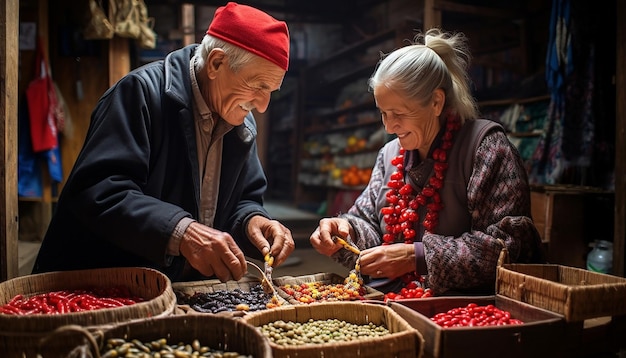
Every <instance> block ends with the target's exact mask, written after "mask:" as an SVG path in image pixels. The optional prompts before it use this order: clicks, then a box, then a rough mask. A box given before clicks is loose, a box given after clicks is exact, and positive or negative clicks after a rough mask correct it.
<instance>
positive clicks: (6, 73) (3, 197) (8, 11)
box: [0, 0, 19, 281]
mask: <svg viewBox="0 0 626 358" xmlns="http://www.w3.org/2000/svg"><path fill="white" fill-rule="evenodd" d="M18 28H19V0H6V1H3V2H2V5H0V117H1V118H0V161H1V162H2V164H3V165H2V166H1V167H0V183H2V187H1V188H0V261H1V262H2V264H1V265H0V281H6V280H7V279H11V278H13V277H16V276H17V275H18V273H19V262H18V245H17V243H18V242H17V238H18V205H17V113H18V108H17V103H18V99H17V98H18V83H17V81H18V74H17V72H18V68H19V65H18V57H19V54H18V37H19V36H18V35H19V31H18Z"/></svg>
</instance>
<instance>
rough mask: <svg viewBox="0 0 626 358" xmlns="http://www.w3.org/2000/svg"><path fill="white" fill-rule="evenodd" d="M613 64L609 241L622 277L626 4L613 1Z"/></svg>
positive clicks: (625, 196) (625, 231) (625, 187)
mask: <svg viewBox="0 0 626 358" xmlns="http://www.w3.org/2000/svg"><path fill="white" fill-rule="evenodd" d="M616 3H617V5H615V6H616V10H617V11H616V12H615V13H616V14H618V15H617V36H616V37H617V41H616V42H617V43H616V44H615V45H616V49H617V50H616V51H617V53H616V54H617V61H616V64H617V66H616V69H615V92H616V93H615V99H616V101H615V102H616V108H615V225H614V228H615V234H614V239H613V273H614V274H615V275H618V276H624V274H625V272H624V253H625V252H626V103H624V98H626V69H624V62H625V61H626V45H625V43H626V24H624V20H626V19H625V18H624V14H626V2H624V1H616Z"/></svg>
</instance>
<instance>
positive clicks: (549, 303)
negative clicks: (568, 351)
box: [496, 264, 626, 322]
mask: <svg viewBox="0 0 626 358" xmlns="http://www.w3.org/2000/svg"><path fill="white" fill-rule="evenodd" d="M496 294H499V295H503V296H506V297H510V298H512V299H514V300H517V301H520V302H525V303H528V304H531V305H533V306H536V307H540V308H543V309H546V310H549V311H552V312H556V313H558V314H561V315H563V316H564V317H565V320H566V321H567V322H577V321H584V320H585V319H589V318H598V317H604V316H620V315H625V314H626V279H625V278H622V277H617V276H612V275H607V274H601V273H596V272H591V271H588V270H584V269H579V268H575V267H568V266H562V265H539V264H504V265H501V266H499V267H498V268H497V278H496Z"/></svg>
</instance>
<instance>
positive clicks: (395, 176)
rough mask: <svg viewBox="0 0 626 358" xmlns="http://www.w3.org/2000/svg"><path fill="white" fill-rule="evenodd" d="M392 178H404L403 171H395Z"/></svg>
mask: <svg viewBox="0 0 626 358" xmlns="http://www.w3.org/2000/svg"><path fill="white" fill-rule="evenodd" d="M391 180H402V173H400V172H393V174H391Z"/></svg>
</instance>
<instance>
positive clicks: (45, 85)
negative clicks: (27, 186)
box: [26, 39, 62, 152]
mask: <svg viewBox="0 0 626 358" xmlns="http://www.w3.org/2000/svg"><path fill="white" fill-rule="evenodd" d="M35 74H36V76H35V79H33V80H32V81H31V82H30V83H29V84H28V87H27V88H26V100H27V102H28V112H29V117H30V135H31V141H32V145H33V152H42V151H46V150H50V149H53V148H56V147H57V145H58V141H57V121H59V122H62V118H58V117H59V116H60V113H61V112H60V111H59V101H58V99H57V96H56V92H55V89H54V84H53V82H52V76H51V75H50V67H49V66H48V63H47V62H46V58H45V56H44V53H43V45H42V43H41V39H39V41H38V42H37V54H36V60H35Z"/></svg>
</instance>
